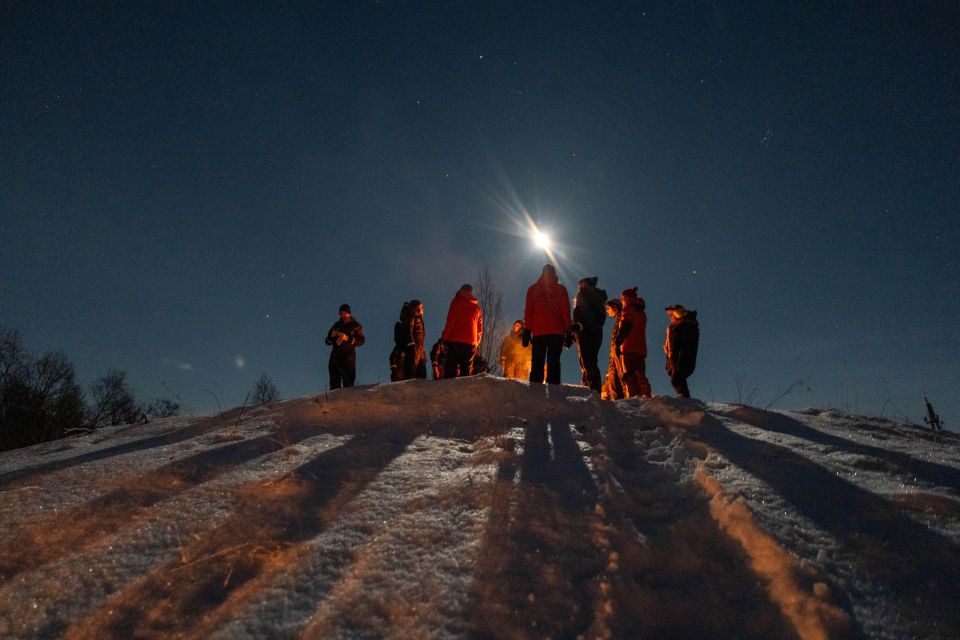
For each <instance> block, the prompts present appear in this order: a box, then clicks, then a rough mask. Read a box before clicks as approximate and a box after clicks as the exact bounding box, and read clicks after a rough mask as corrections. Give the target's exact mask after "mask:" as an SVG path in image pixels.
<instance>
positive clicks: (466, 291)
mask: <svg viewBox="0 0 960 640" xmlns="http://www.w3.org/2000/svg"><path fill="white" fill-rule="evenodd" d="M440 338H441V339H442V340H443V342H444V344H446V359H445V360H444V372H443V374H444V375H443V377H444V378H457V377H460V376H468V375H470V366H471V364H472V363H473V357H474V356H475V355H476V353H477V347H478V346H479V345H480V340H481V339H482V338H483V312H482V311H480V305H479V304H477V298H476V296H474V295H473V287H472V286H470V285H469V284H465V285H463V286H462V287H460V290H459V291H457V295H455V296H453V300H452V301H451V302H450V309H449V311H447V323H446V324H445V325H444V327H443V333H442V334H440Z"/></svg>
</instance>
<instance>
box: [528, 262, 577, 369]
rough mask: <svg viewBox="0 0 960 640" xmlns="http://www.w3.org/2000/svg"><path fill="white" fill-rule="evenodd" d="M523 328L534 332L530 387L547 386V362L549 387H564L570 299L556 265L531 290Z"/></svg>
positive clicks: (541, 276)
mask: <svg viewBox="0 0 960 640" xmlns="http://www.w3.org/2000/svg"><path fill="white" fill-rule="evenodd" d="M523 324H524V325H525V326H526V327H527V330H528V331H530V335H531V343H532V345H533V354H532V357H531V360H532V362H531V369H530V384H543V362H544V359H546V362H547V384H560V353H561V352H562V351H563V337H564V334H566V333H567V332H568V331H569V330H570V325H572V324H573V322H572V321H571V319H570V296H569V295H568V294H567V288H566V287H564V286H563V285H562V284H560V281H559V280H558V279H557V271H556V269H554V268H553V265H552V264H548V265H544V267H543V273H542V274H541V275H540V278H539V279H538V280H537V281H536V282H534V283H533V284H532V285H531V286H530V288H529V289H527V299H526V304H525V305H524V311H523Z"/></svg>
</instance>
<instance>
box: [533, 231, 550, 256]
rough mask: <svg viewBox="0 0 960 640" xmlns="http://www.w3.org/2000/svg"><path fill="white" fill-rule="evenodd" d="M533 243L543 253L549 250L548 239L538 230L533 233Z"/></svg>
mask: <svg viewBox="0 0 960 640" xmlns="http://www.w3.org/2000/svg"><path fill="white" fill-rule="evenodd" d="M533 243H534V244H535V245H537V246H538V247H540V248H541V249H543V250H544V251H549V250H550V237H549V236H547V234H545V233H543V232H542V231H540V230H539V229H538V230H537V231H534V232H533Z"/></svg>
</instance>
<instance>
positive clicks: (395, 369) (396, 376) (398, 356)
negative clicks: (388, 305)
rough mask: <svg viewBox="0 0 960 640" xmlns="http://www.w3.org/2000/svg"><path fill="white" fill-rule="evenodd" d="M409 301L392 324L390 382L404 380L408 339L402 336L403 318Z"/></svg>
mask: <svg viewBox="0 0 960 640" xmlns="http://www.w3.org/2000/svg"><path fill="white" fill-rule="evenodd" d="M409 307H410V303H409V302H404V303H403V306H402V307H401V308H400V320H398V321H397V322H395V323H394V325H393V350H392V351H391V352H390V382H397V381H399V380H405V379H406V378H404V371H405V368H406V367H405V366H404V365H405V355H406V354H405V350H406V346H407V341H408V339H404V336H403V333H404V332H403V324H404V318H405V317H406V316H408V315H409Z"/></svg>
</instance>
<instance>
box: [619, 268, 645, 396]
mask: <svg viewBox="0 0 960 640" xmlns="http://www.w3.org/2000/svg"><path fill="white" fill-rule="evenodd" d="M620 302H621V303H622V304H623V311H622V312H621V313H620V321H619V322H618V323H617V338H616V348H617V350H619V353H618V354H617V355H618V356H619V357H620V365H621V367H622V368H621V371H622V372H623V374H622V375H623V389H624V392H625V393H626V396H627V397H628V398H632V397H635V396H640V397H641V398H649V397H650V396H651V395H652V392H651V390H650V380H648V379H647V314H646V312H645V311H644V309H646V306H647V304H646V302H645V301H644V299H643V298H641V297H640V296H638V295H637V288H636V287H633V288H632V289H625V290H624V291H623V293H621V294H620Z"/></svg>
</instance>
